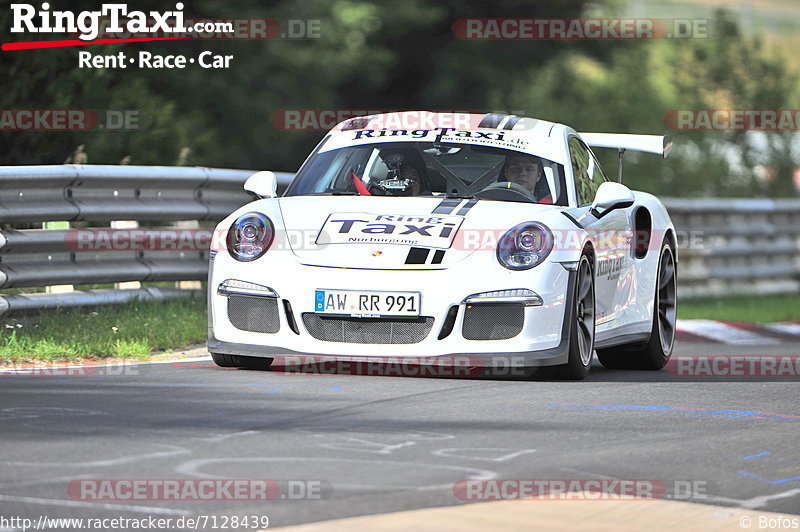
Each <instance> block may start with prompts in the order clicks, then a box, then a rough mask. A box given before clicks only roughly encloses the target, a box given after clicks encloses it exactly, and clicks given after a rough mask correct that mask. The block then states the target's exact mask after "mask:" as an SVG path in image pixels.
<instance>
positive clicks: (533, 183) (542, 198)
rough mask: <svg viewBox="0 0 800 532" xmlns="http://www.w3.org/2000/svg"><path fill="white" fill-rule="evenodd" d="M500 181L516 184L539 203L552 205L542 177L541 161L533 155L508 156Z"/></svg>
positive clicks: (544, 179)
mask: <svg viewBox="0 0 800 532" xmlns="http://www.w3.org/2000/svg"><path fill="white" fill-rule="evenodd" d="M500 181H508V182H510V183H516V184H517V185H520V186H522V187H524V188H525V189H526V190H528V191H529V192H530V193H531V194H533V196H534V197H535V198H536V199H537V201H539V202H540V203H552V196H551V194H550V187H549V186H548V184H547V179H546V178H545V176H544V165H543V164H542V160H541V159H540V158H539V157H536V156H535V155H523V154H518V155H509V156H508V157H507V158H506V163H505V165H504V166H503V171H502V172H501V175H500Z"/></svg>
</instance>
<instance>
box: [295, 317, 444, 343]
mask: <svg viewBox="0 0 800 532" xmlns="http://www.w3.org/2000/svg"><path fill="white" fill-rule="evenodd" d="M303 323H304V324H305V326H306V329H308V332H309V334H310V335H311V336H313V337H314V338H316V339H317V340H322V341H325V342H348V343H353V344H416V343H418V342H421V341H422V340H424V339H425V337H427V336H428V333H430V332H431V328H432V327H433V318H431V317H420V318H416V319H402V320H401V319H393V318H352V317H350V316H324V315H320V314H314V313H312V312H306V313H303Z"/></svg>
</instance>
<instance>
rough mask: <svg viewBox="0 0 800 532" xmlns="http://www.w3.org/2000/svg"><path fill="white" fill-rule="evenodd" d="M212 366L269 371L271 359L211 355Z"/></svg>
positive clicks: (221, 354)
mask: <svg viewBox="0 0 800 532" xmlns="http://www.w3.org/2000/svg"><path fill="white" fill-rule="evenodd" d="M211 358H212V359H213V360H214V364H216V365H217V366H219V367H221V368H243V369H264V370H266V369H269V366H270V364H272V359H271V358H262V357H245V356H241V355H226V354H224V353H211Z"/></svg>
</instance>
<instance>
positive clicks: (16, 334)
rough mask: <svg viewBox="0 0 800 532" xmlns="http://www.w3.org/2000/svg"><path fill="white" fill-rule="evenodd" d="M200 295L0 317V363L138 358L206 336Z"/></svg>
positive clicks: (204, 308)
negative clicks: (87, 308)
mask: <svg viewBox="0 0 800 532" xmlns="http://www.w3.org/2000/svg"><path fill="white" fill-rule="evenodd" d="M206 334H207V329H206V302H205V299H204V298H185V299H181V300H173V301H169V302H166V303H160V302H144V301H135V302H131V303H128V304H126V305H120V306H117V307H101V308H98V309H96V310H95V311H88V310H83V311H78V310H65V311H55V312H48V313H46V314H42V315H40V316H37V317H32V318H26V319H24V320H13V319H10V318H6V319H3V320H0V363H3V362H25V361H32V360H47V361H73V360H79V359H82V358H86V357H97V358H135V359H144V358H147V357H149V356H150V354H151V353H152V352H153V351H170V350H174V349H179V348H183V347H186V346H188V345H190V344H194V343H200V342H204V341H205V340H206Z"/></svg>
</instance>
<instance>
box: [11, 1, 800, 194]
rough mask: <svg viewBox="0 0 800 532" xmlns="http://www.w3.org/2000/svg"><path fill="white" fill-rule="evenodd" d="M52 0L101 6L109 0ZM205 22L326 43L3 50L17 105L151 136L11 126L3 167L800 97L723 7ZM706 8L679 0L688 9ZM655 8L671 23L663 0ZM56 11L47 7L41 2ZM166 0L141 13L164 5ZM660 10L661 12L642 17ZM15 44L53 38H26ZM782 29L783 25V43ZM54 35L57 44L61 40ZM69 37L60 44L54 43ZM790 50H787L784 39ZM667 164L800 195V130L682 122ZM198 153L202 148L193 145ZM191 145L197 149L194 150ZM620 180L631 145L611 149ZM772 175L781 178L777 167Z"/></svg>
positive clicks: (657, 116)
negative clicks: (601, 21) (704, 18)
mask: <svg viewBox="0 0 800 532" xmlns="http://www.w3.org/2000/svg"><path fill="white" fill-rule="evenodd" d="M51 4H52V8H51V9H71V10H74V11H80V10H83V9H97V6H98V3H97V2H94V1H84V0H73V1H70V2H68V3H66V2H64V1H63V0H56V1H54V2H51ZM186 4H187V7H186V8H185V10H184V11H185V13H186V16H187V17H192V16H198V17H199V16H202V17H218V18H249V17H252V18H265V17H268V18H274V19H278V20H281V21H286V20H287V19H313V20H319V21H320V31H321V38H319V39H302V40H289V39H285V40H270V41H255V40H253V41H222V40H216V41H184V42H152V43H141V44H139V43H137V44H124V45H98V46H92V47H90V48H88V49H89V50H90V51H92V52H93V53H96V54H113V53H116V52H118V51H124V52H125V53H126V54H129V55H130V54H136V53H138V51H139V50H148V51H151V52H153V53H160V54H185V55H187V56H196V55H197V54H199V53H200V52H201V51H204V50H210V51H212V52H214V53H219V54H233V55H234V60H233V63H232V68H230V69H228V70H206V69H202V68H200V67H199V66H196V65H194V66H190V67H188V68H186V69H184V70H146V69H143V70H140V69H136V68H126V69H98V70H89V69H78V68H77V63H78V62H77V53H78V49H76V48H71V49H70V48H66V49H51V50H40V51H20V52H2V53H0V72H2V82H0V83H2V85H0V88H1V89H2V90H0V108H2V109H12V108H52V109H59V108H84V109H85V108H90V109H135V110H138V111H139V112H140V115H141V117H142V119H141V122H142V129H141V130H139V131H134V132H80V133H78V132H72V133H68V132H53V133H46V132H3V133H0V145H2V149H1V150H0V164H7V165H15V164H60V163H63V162H64V161H65V159H66V158H67V157H68V156H69V155H70V154H71V153H72V152H73V150H74V149H75V148H76V146H78V145H80V144H84V145H85V146H86V151H87V152H88V158H89V162H90V163H106V164H116V163H118V162H120V161H121V160H122V159H123V157H126V156H130V158H131V163H132V164H166V165H172V164H178V163H180V164H190V165H208V166H219V167H232V168H252V169H260V168H265V169H273V170H286V171H293V170H296V169H297V167H298V166H299V165H300V164H301V163H302V161H303V159H304V158H305V156H306V155H307V154H308V152H309V151H310V150H311V149H312V148H313V146H314V145H315V144H316V142H317V141H318V140H319V139H320V138H321V136H322V133H321V132H319V131H313V132H293V131H289V132H287V131H281V130H279V129H277V128H275V127H274V126H273V124H272V123H271V120H270V119H271V117H272V116H273V114H274V113H276V112H277V111H279V110H281V109H393V108H397V109H413V108H418V109H431V110H436V109H443V110H452V109H475V110H485V111H495V112H512V113H517V114H524V115H527V116H534V117H537V118H543V119H549V120H555V121H559V122H564V123H567V124H570V125H571V126H573V127H574V128H575V129H577V130H578V131H609V132H629V133H654V134H662V133H666V132H668V131H667V130H666V127H665V124H664V115H665V114H666V113H667V112H668V111H669V110H670V109H703V108H739V109H759V108H763V109H777V108H798V107H800V104H799V103H798V100H799V99H800V98H798V95H800V89H798V86H799V85H798V77H797V73H796V72H797V68H796V63H797V62H796V61H793V60H791V57H793V54H791V53H790V52H791V51H792V47H791V45H790V46H785V45H783V46H782V45H781V43H785V41H784V40H781V39H780V38H776V35H774V34H771V33H770V28H769V27H767V28H760V29H758V30H757V31H750V32H749V33H748V34H745V33H743V31H742V30H741V28H740V27H739V24H738V23H737V18H736V17H735V16H733V15H732V14H731V13H730V12H724V11H715V12H713V13H712V12H711V11H710V10H709V9H706V10H705V11H703V13H712V14H711V15H710V17H711V18H712V20H711V21H710V24H709V25H710V37H709V38H704V39H700V38H694V39H683V40H655V41H468V40H462V39H459V38H457V37H456V36H455V35H454V34H453V31H452V24H453V22H454V21H455V20H456V19H458V18H462V17H477V18H488V17H522V18H533V17H535V18H568V17H580V16H614V15H626V14H630V12H631V11H630V5H629V4H628V2H625V1H621V0H603V1H600V2H597V1H595V2H592V3H588V2H585V1H583V0H565V1H558V0H536V1H533V0H527V1H526V0H495V1H493V2H485V1H483V0H466V1H463V0H442V1H437V2H434V1H424V0H403V1H402V2H396V1H382V0H304V1H297V0H284V1H278V2H259V1H257V0H232V1H225V0H193V1H191V2H186ZM690 4H692V2H688V4H687V5H685V6H678V7H679V13H680V14H681V15H682V16H685V17H689V16H692V14H693V13H694V14H697V13H699V12H698V11H692V9H691V8H692V6H691V5H690ZM638 5H639V9H640V11H639V12H637V13H636V15H637V16H659V15H661V13H660V12H659V13H656V11H654V9H655V7H652V6H653V3H652V2H645V3H644V4H642V2H641V1H640V2H639V3H638ZM36 7H37V8H38V7H39V6H38V4H36ZM168 7H171V3H169V5H167V4H164V3H163V2H148V1H144V0H142V1H137V2H135V3H134V2H131V3H129V8H130V9H138V10H150V9H155V10H159V11H163V10H165V9H168ZM642 10H643V11H642ZM10 26H11V12H10V10H9V9H7V8H2V9H1V10H0V28H2V31H3V32H4V34H3V35H2V38H3V41H2V42H9V41H20V40H35V39H36V38H37V36H36V35H35V34H24V35H20V34H14V35H12V34H9V33H8V29H9V28H10ZM778 37H779V36H778ZM41 38H47V37H46V36H43V37H41ZM53 38H59V37H57V36H53ZM776 43H777V45H776ZM672 136H673V138H674V140H675V149H674V151H673V155H672V156H671V157H670V159H668V160H667V161H666V162H663V161H661V160H660V159H659V158H658V157H656V156H652V155H637V154H629V155H628V156H627V157H626V171H625V176H626V177H625V181H626V182H627V183H628V184H630V185H631V186H633V187H636V188H640V189H643V190H648V191H651V192H653V193H656V194H665V195H671V196H681V195H686V196H702V195H715V196H726V195H727V196H768V197H777V196H796V195H797V189H796V188H795V186H794V184H793V172H794V169H795V168H796V167H797V166H798V164H797V162H798V161H797V160H798V155H797V151H798V150H797V146H796V145H797V139H796V136H795V135H794V134H789V133H781V134H769V135H763V134H761V135H758V134H756V135H753V134H746V133H743V132H735V133H722V132H715V133H677V134H673V135H672ZM185 148H189V149H190V151H189V152H188V156H187V152H186V151H185ZM182 150H183V152H184V154H183V156H181V155H180V154H181V152H182ZM599 155H600V156H601V158H602V160H603V162H604V166H605V167H606V171H607V172H608V173H609V174H610V175H614V174H615V173H616V154H614V153H600V154H599ZM765 176H766V177H765Z"/></svg>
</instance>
